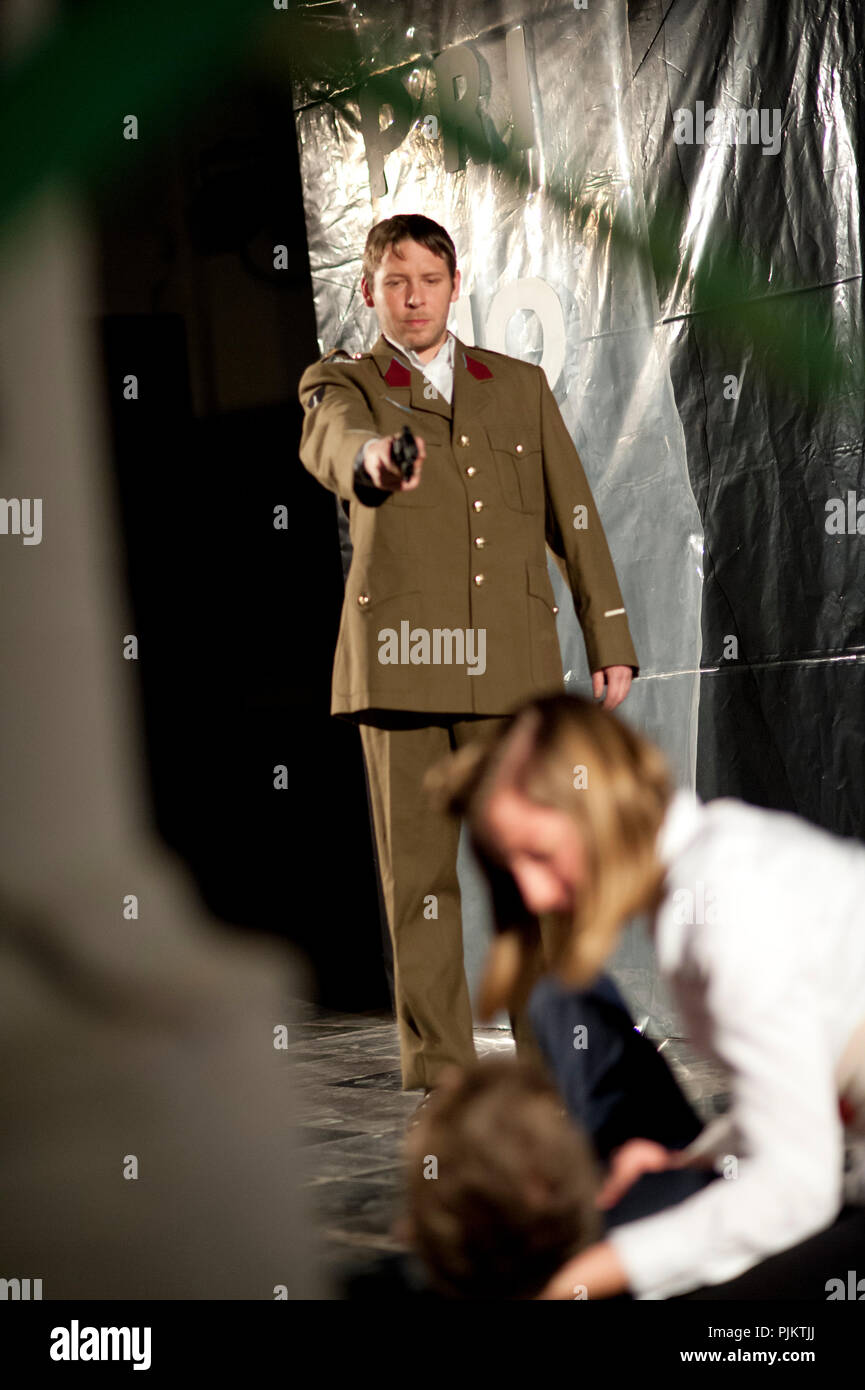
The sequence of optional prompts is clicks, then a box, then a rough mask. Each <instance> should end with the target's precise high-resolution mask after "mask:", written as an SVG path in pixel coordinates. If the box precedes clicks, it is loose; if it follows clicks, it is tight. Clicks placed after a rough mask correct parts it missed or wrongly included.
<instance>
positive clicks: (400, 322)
mask: <svg viewBox="0 0 865 1390" xmlns="http://www.w3.org/2000/svg"><path fill="white" fill-rule="evenodd" d="M360 287H361V292H362V294H363V297H364V302H365V303H366V304H368V305H369V307H370V308H371V309H375V312H376V315H377V317H378V325H379V328H380V329H381V331H382V333H385V334H386V335H387V336H388V337H389V338H393V339H395V341H396V342H398V343H402V344H403V346H405V347H407V348H412V349H413V350H414V351H415V352H416V353H418V354H419V355H420V356H422V355H423V354H424V353H425V352H427V351H429V352H430V355H433V352H434V351H435V350H436V349H437V348H439V347H440V346H441V344H442V343H443V342H444V338H445V333H446V331H447V321H448V312H449V310H450V306H451V304H453V303H454V301H455V300H456V299H457V297H458V296H459V292H460V273H459V271H457V272H456V275H455V276H454V278H453V280H451V277H450V272H449V270H448V264H447V261H446V260H445V259H444V257H443V256H437V255H436V254H435V252H433V251H430V250H428V248H427V247H426V246H421V245H420V244H419V243H418V242H416V241H412V239H411V238H410V237H406V238H404V240H402V241H399V242H397V244H396V246H389V247H388V248H387V250H386V251H385V253H384V255H383V257H382V259H381V262H380V264H379V265H378V266H377V267H376V271H375V276H374V278H373V283H372V285H370V284H369V283H368V281H367V279H366V277H365V276H364V277H363V278H362V279H361V282H360Z"/></svg>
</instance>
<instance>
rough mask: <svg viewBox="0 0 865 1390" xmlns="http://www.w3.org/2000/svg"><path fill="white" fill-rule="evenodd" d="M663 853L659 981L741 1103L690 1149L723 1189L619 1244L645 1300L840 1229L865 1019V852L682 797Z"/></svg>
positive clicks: (767, 818)
mask: <svg viewBox="0 0 865 1390" xmlns="http://www.w3.org/2000/svg"><path fill="white" fill-rule="evenodd" d="M658 850H659V854H660V857H661V858H662V860H663V862H664V863H665V864H666V865H667V868H668V878H667V891H666V894H665V898H664V901H663V903H662V905H661V908H660V910H659V912H658V914H657V917H656V921H655V946H656V950H657V954H658V963H659V968H660V971H661V974H662V976H663V977H664V978H665V979H666V980H667V981H668V982H669V984H670V986H671V988H672V991H673V994H674V997H675V999H676V1001H677V1004H678V1007H679V1010H680V1013H681V1015H682V1017H683V1020H684V1022H685V1025H686V1030H687V1034H688V1036H689V1037H690V1038H691V1039H692V1041H693V1042H694V1044H695V1045H696V1046H697V1047H699V1048H700V1049H701V1050H702V1051H703V1052H704V1053H706V1054H707V1055H709V1056H711V1057H713V1058H715V1059H716V1060H717V1061H719V1062H721V1063H722V1064H723V1065H724V1066H725V1067H726V1068H727V1070H728V1072H729V1075H730V1088H731V1094H732V1104H731V1110H730V1112H729V1115H727V1116H724V1117H722V1119H721V1121H720V1122H716V1123H715V1124H713V1125H711V1126H710V1127H709V1129H708V1131H707V1133H706V1134H704V1135H701V1136H700V1138H699V1139H698V1140H697V1141H696V1142H695V1144H694V1145H692V1146H691V1149H692V1150H694V1151H695V1153H696V1152H698V1151H699V1152H708V1153H709V1154H711V1155H712V1156H713V1158H714V1160H715V1163H714V1166H715V1167H716V1170H717V1171H718V1172H720V1173H722V1174H723V1175H724V1176H722V1177H721V1178H720V1180H719V1181H717V1182H714V1183H712V1184H710V1186H709V1187H707V1188H705V1189H704V1190H703V1191H701V1192H699V1193H698V1194H696V1195H695V1196H693V1197H689V1198H688V1199H687V1200H686V1201H684V1202H681V1203H680V1204H679V1205H678V1206H676V1207H673V1208H670V1209H669V1210H667V1211H663V1212H659V1213H658V1214H657V1215H655V1216H650V1217H646V1218H644V1219H642V1220H639V1221H633V1222H629V1223H628V1224H627V1225H624V1226H620V1227H618V1228H616V1229H614V1230H613V1231H611V1232H610V1233H609V1235H608V1236H607V1239H608V1240H609V1241H610V1242H611V1244H612V1245H613V1246H614V1247H615V1249H616V1251H617V1252H618V1255H619V1257H620V1259H621V1262H622V1264H623V1265H624V1267H625V1269H626V1271H627V1273H628V1279H629V1284H630V1287H631V1290H632V1292H633V1293H634V1294H635V1295H636V1296H637V1297H638V1298H643V1299H658V1298H669V1297H671V1296H673V1295H674V1294H678V1293H684V1292H686V1291H687V1290H689V1289H692V1288H696V1287H698V1286H699V1285H703V1284H709V1285H711V1284H717V1283H722V1282H724V1281H726V1280H728V1279H733V1278H735V1277H736V1276H737V1275H739V1274H742V1273H743V1272H744V1271H745V1270H746V1269H749V1268H750V1267H751V1266H752V1265H754V1264H756V1263H757V1262H758V1261H759V1260H762V1259H764V1258H766V1257H767V1256H769V1255H771V1254H774V1253H776V1252H778V1251H780V1250H784V1249H787V1248H788V1247H789V1246H791V1245H794V1244H796V1243H798V1242H799V1241H802V1240H805V1239H807V1237H808V1236H810V1235H812V1234H814V1233H816V1232H817V1231H819V1230H821V1229H823V1228H824V1227H825V1226H827V1225H829V1224H830V1223H831V1222H832V1221H833V1220H834V1218H835V1216H836V1215H837V1213H838V1211H839V1208H840V1206H841V1200H842V1190H843V1163H844V1137H845V1136H844V1128H843V1124H842V1121H841V1117H840V1111H839V1099H838V1088H837V1085H836V1081H835V1070H836V1067H837V1065H838V1060H839V1057H840V1056H841V1053H842V1052H843V1050H844V1048H845V1046H846V1044H847V1043H848V1041H849V1039H850V1037H851V1035H852V1034H853V1033H854V1031H855V1029H856V1028H857V1026H859V1025H861V1023H862V1020H863V1018H865V846H863V845H862V843H861V842H860V841H858V840H845V839H841V838H840V837H838V836H835V835H830V834H829V833H828V832H826V831H823V830H818V829H817V828H815V827H814V826H811V825H809V824H808V823H807V822H805V821H803V820H801V819H799V818H798V817H796V816H792V815H786V814H782V813H779V812H776V811H764V810H759V809H757V808H756V807H752V806H748V805H746V804H745V803H743V802H740V801H734V800H731V799H721V800H717V801H713V802H710V803H707V804H705V805H704V804H703V803H701V802H700V801H699V800H698V799H697V798H696V797H695V796H694V795H693V794H691V793H687V792H678V793H676V795H675V796H674V798H673V800H672V802H671V804H670V806H669V807H668V810H667V815H666V817H665V820H664V822H663V825H662V827H661V831H660V834H659V838H658ZM730 1156H732V1161H731V1157H730ZM728 1175H729V1176H728ZM848 1199H849V1194H848Z"/></svg>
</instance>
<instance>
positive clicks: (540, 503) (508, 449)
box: [487, 426, 544, 515]
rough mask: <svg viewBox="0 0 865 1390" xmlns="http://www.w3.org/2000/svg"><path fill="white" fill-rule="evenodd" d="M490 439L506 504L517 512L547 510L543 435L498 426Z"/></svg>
mask: <svg viewBox="0 0 865 1390" xmlns="http://www.w3.org/2000/svg"><path fill="white" fill-rule="evenodd" d="M487 439H488V440H489V445H490V449H491V450H492V453H493V458H494V459H495V463H496V471H497V473H498V477H499V484H500V486H501V490H502V499H503V501H504V503H505V505H506V506H508V507H511V508H513V510H514V511H515V512H535V513H540V514H541V515H543V513H544V467H543V452H542V450H541V441H540V436H539V435H538V434H536V433H534V432H532V431H525V430H522V431H521V430H520V429H519V428H518V427H517V428H513V427H507V428H506V427H503V426H496V427H495V428H493V429H488V430H487Z"/></svg>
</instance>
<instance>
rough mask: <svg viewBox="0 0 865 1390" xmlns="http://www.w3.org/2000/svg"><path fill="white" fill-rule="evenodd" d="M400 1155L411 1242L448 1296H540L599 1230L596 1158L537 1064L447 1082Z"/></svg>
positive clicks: (487, 1064) (486, 1067)
mask: <svg viewBox="0 0 865 1390" xmlns="http://www.w3.org/2000/svg"><path fill="white" fill-rule="evenodd" d="M405 1158H406V1180H407V1199H408V1215H409V1222H410V1229H411V1239H412V1243H413V1245H414V1247H415V1249H416V1251H417V1253H418V1254H419V1255H420V1256H421V1258H422V1259H423V1260H424V1262H425V1264H426V1266H427V1269H428V1271H429V1273H430V1275H431V1277H432V1280H433V1283H434V1285H435V1288H436V1290H437V1291H438V1292H439V1293H442V1294H444V1295H445V1296H447V1297H451V1298H462V1299H496V1298H504V1299H528V1298H534V1297H535V1296H536V1295H537V1294H539V1293H540V1292H541V1290H542V1289H543V1288H544V1286H545V1285H546V1284H547V1283H548V1282H549V1280H550V1279H551V1278H552V1277H553V1275H554V1274H555V1273H556V1271H557V1270H559V1269H560V1268H561V1267H562V1265H563V1264H565V1262H566V1261H567V1260H569V1259H571V1258H572V1257H573V1256H574V1255H576V1254H578V1253H579V1252H580V1251H581V1250H583V1249H585V1247H586V1246H588V1245H591V1244H592V1243H593V1242H594V1241H595V1240H596V1239H597V1238H598V1235H599V1233H600V1218H599V1216H598V1213H597V1211H596V1209H595V1203H594V1197H595V1192H596V1191H597V1186H598V1170H597V1165H596V1162H595V1158H594V1156H593V1153H592V1151H591V1148H590V1146H589V1143H588V1140H587V1139H585V1138H584V1136H583V1134H582V1133H581V1131H579V1130H578V1129H577V1128H576V1127H575V1125H574V1124H573V1122H572V1121H571V1120H570V1119H568V1117H567V1115H566V1114H565V1113H564V1111H563V1108H562V1100H561V1098H560V1096H559V1095H558V1093H557V1092H556V1090H555V1088H554V1087H553V1086H552V1084H551V1083H550V1081H548V1079H547V1078H546V1076H545V1075H544V1073H543V1072H542V1071H541V1070H540V1068H539V1067H538V1066H537V1065H536V1064H535V1063H528V1062H520V1061H515V1060H513V1059H512V1058H501V1057H500V1058H495V1059H491V1060H488V1061H482V1062H479V1063H477V1064H475V1065H474V1066H472V1067H468V1068H466V1069H465V1071H463V1072H462V1073H460V1074H459V1075H458V1076H457V1078H456V1079H455V1080H452V1081H447V1080H446V1079H443V1081H442V1084H440V1085H439V1086H437V1087H436V1089H435V1090H434V1091H433V1093H432V1095H431V1096H430V1098H429V1101H428V1102H427V1104H426V1106H425V1107H424V1110H423V1111H422V1112H421V1115H420V1117H419V1119H418V1123H417V1125H416V1126H415V1128H414V1129H411V1130H409V1132H408V1135H407V1137H406V1142H405ZM432 1159H435V1161H436V1169H435V1172H434V1173H431V1172H430V1171H429V1170H430V1167H431V1160H432Z"/></svg>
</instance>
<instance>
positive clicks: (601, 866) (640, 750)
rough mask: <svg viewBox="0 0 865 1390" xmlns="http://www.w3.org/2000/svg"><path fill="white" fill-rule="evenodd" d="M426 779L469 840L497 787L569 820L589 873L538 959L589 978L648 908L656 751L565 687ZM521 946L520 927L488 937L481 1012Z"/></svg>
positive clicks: (658, 782)
mask: <svg viewBox="0 0 865 1390" xmlns="http://www.w3.org/2000/svg"><path fill="white" fill-rule="evenodd" d="M583 776H584V780H583ZM426 787H427V791H428V792H429V794H430V795H431V797H432V799H433V801H434V802H435V803H436V804H437V805H438V806H439V807H440V808H442V809H445V810H449V811H450V812H451V813H453V814H464V815H466V817H467V819H468V822H469V826H470V829H471V830H472V832H473V835H474V837H475V840H476V843H478V844H479V846H481V845H482V843H483V840H482V835H479V833H478V831H479V823H480V820H481V815H482V812H483V808H484V805H485V804H486V801H487V799H488V797H489V796H490V795H491V794H492V792H493V791H495V790H498V789H500V788H502V787H508V788H511V789H514V790H516V791H518V792H521V793H522V794H523V795H524V796H526V797H527V798H528V799H529V800H530V801H533V802H535V803H537V804H539V805H542V806H550V807H554V808H555V809H557V810H560V811H564V812H565V813H566V814H567V815H568V816H569V817H570V818H571V820H572V821H573V823H574V825H575V826H576V827H577V829H578V831H579V833H580V838H581V841H582V844H583V846H584V851H585V856H586V865H587V882H586V884H585V886H584V887H583V888H582V890H581V891H580V892H579V893H578V894H577V899H576V902H575V906H574V910H573V913H572V914H571V913H568V914H561V913H559V914H552V915H551V918H550V922H549V926H548V930H546V931H545V932H544V946H545V951H546V954H547V964H548V967H549V968H550V969H551V970H553V971H554V972H555V973H556V974H557V975H558V976H559V977H560V978H561V979H562V980H563V981H564V982H565V983H567V984H573V985H584V984H586V983H588V982H589V981H590V980H592V979H593V978H594V977H595V976H596V975H597V974H598V972H599V971H600V969H601V968H602V966H603V964H604V962H605V961H606V960H607V958H608V957H609V956H610V954H611V953H612V951H613V950H614V949H615V946H616V942H617V940H618V936H619V933H620V931H621V929H622V927H623V925H624V923H625V922H626V921H627V919H628V918H629V917H632V916H634V915H635V914H636V913H638V912H641V911H645V910H650V911H654V910H655V909H656V908H657V905H658V903H659V901H660V898H661V896H662V890H663V882H664V877H665V870H664V868H663V865H662V864H661V862H660V860H659V859H658V857H657V853H656V849H655V843H656V840H657V836H658V831H659V829H660V827H661V823H662V821H663V818H664V814H665V811H666V808H667V805H668V803H669V800H670V797H671V796H672V793H673V786H672V781H671V778H670V773H669V769H668V767H667V763H666V760H665V758H664V756H663V754H662V753H661V752H660V750H659V749H658V748H656V747H655V746H654V745H653V744H651V743H649V742H648V740H646V739H644V738H642V737H641V736H640V735H639V734H637V733H635V732H634V731H633V730H632V729H630V728H629V727H628V726H627V724H625V723H623V722H622V721H621V720H620V719H617V718H616V717H615V715H613V714H610V713H609V712H608V711H606V710H604V709H602V708H601V707H600V706H599V705H594V704H592V703H591V702H589V701H588V700H583V699H581V698H579V697H577V696H569V695H551V696H547V697H545V698H543V699H539V700H533V701H531V702H530V703H528V704H526V705H524V706H522V707H521V708H520V709H519V710H517V711H516V713H515V714H514V716H513V717H512V720H511V722H510V724H509V725H508V726H507V727H506V728H505V729H504V731H503V732H501V733H500V734H499V735H498V736H497V737H494V738H493V739H491V740H489V741H488V742H485V743H480V744H472V745H468V746H467V747H465V748H462V749H460V750H459V752H457V753H456V754H454V755H453V756H452V757H451V758H450V759H449V760H448V761H447V762H446V763H443V764H439V765H438V766H437V767H435V768H433V769H432V770H431V772H430V773H429V774H428V776H427V780H426ZM500 925H504V927H505V928H507V927H508V926H509V924H507V923H505V924H500ZM516 948H518V949H516ZM527 951H528V942H527V939H526V936H525V933H524V932H520V931H519V930H517V931H516V933H515V932H514V931H509V930H505V932H504V935H503V936H500V937H499V938H498V939H497V941H496V942H495V943H494V946H493V950H492V952H491V954H490V959H489V961H488V967H487V972H486V978H485V983H484V988H483V989H482V992H481V1007H482V1011H483V1013H484V1014H486V1015H488V1014H490V1013H492V1012H494V1011H495V1009H497V1008H500V1007H502V1006H503V1005H504V1004H505V1003H507V1002H509V1000H511V999H512V998H513V996H514V993H515V992H517V990H518V985H519V980H520V977H521V975H522V974H523V973H524V970H525V968H526V967H527V964H528V962H527V960H526V956H527Z"/></svg>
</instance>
